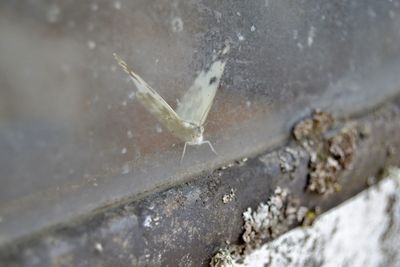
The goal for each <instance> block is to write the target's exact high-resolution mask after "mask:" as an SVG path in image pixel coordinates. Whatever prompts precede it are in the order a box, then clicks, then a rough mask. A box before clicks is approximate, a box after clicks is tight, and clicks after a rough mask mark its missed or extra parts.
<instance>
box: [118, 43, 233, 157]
mask: <svg viewBox="0 0 400 267" xmlns="http://www.w3.org/2000/svg"><path fill="white" fill-rule="evenodd" d="M228 50H229V47H226V48H225V49H224V50H223V51H222V53H221V54H222V55H224V54H226V53H227V52H228ZM114 57H115V59H116V60H117V62H118V64H119V65H120V66H121V67H122V69H123V70H124V71H125V72H126V73H127V74H128V75H129V76H130V77H131V79H132V81H133V83H134V84H135V85H136V87H137V93H136V97H137V99H138V100H139V101H140V102H141V103H142V104H143V106H144V107H145V108H146V109H147V110H148V111H149V112H150V113H151V114H153V115H154V116H155V117H156V118H157V119H158V120H159V121H160V123H161V124H162V125H164V126H165V127H166V128H167V129H168V130H169V131H171V133H172V134H174V135H175V136H176V137H178V138H180V139H181V140H182V141H185V146H184V148H183V152H182V156H181V162H182V160H183V158H184V156H185V151H186V146H187V145H202V144H208V145H209V146H210V148H211V150H212V151H213V152H214V153H215V154H217V152H216V151H215V149H214V147H213V146H212V144H211V143H210V141H208V140H203V132H204V123H205V121H206V119H207V115H208V112H209V111H210V108H211V105H212V103H213V100H214V97H215V94H216V92H217V88H218V86H219V83H220V80H221V77H222V74H223V72H224V68H225V63H226V60H225V59H217V58H215V60H214V62H213V63H212V64H211V65H210V67H209V69H208V70H203V71H201V72H200V74H199V75H198V76H197V78H196V79H195V80H194V82H193V84H192V86H191V87H190V88H189V90H188V91H187V92H186V93H185V95H184V96H183V97H182V100H181V101H179V102H178V107H177V109H176V111H174V110H173V109H172V108H171V106H170V105H168V103H167V102H166V101H165V100H164V99H163V98H162V97H161V96H160V95H159V94H158V93H157V92H156V91H155V90H154V89H153V88H151V87H150V86H149V85H148V84H147V83H146V82H145V81H144V80H143V79H142V78H140V77H139V75H137V74H136V73H134V72H133V71H132V70H131V69H130V68H129V66H128V65H127V64H126V63H125V61H123V60H122V59H121V58H120V57H119V56H118V55H116V54H114Z"/></svg>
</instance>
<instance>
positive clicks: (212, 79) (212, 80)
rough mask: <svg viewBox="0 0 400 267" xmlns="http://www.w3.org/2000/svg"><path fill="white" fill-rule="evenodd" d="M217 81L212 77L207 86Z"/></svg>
mask: <svg viewBox="0 0 400 267" xmlns="http://www.w3.org/2000/svg"><path fill="white" fill-rule="evenodd" d="M216 81H217V77H215V76H214V77H212V78H211V79H210V83H209V85H211V84H213V83H215V82H216Z"/></svg>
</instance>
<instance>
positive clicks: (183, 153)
mask: <svg viewBox="0 0 400 267" xmlns="http://www.w3.org/2000/svg"><path fill="white" fill-rule="evenodd" d="M187 144H188V142H185V145H184V146H183V151H182V156H181V163H182V161H183V158H184V157H185V152H186V146H187Z"/></svg>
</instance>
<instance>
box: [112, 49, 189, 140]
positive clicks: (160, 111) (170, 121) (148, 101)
mask: <svg viewBox="0 0 400 267" xmlns="http://www.w3.org/2000/svg"><path fill="white" fill-rule="evenodd" d="M114 57H115V59H116V60H117V62H118V64H119V65H120V66H121V67H122V69H123V70H124V71H125V72H126V73H127V74H128V75H129V76H130V77H131V79H132V81H133V82H134V84H135V85H136V87H137V93H136V98H137V99H138V100H139V101H140V102H141V103H142V104H143V106H144V107H145V108H146V109H147V110H148V111H149V112H150V113H151V114H153V115H154V116H155V117H156V118H157V119H158V120H159V121H160V123H162V124H163V125H164V126H165V127H167V128H168V130H170V131H171V132H172V133H174V134H175V135H177V136H178V137H181V138H182V139H184V137H185V136H184V135H188V134H190V129H188V128H187V127H185V122H184V121H183V120H182V119H181V118H180V117H179V116H178V114H177V113H176V112H175V111H174V110H173V109H172V108H171V106H170V105H168V103H167V102H165V100H164V99H163V98H162V97H161V96H160V95H159V94H158V93H157V92H156V91H155V90H154V89H153V88H151V87H150V85H148V84H147V83H146V82H145V81H144V80H143V79H142V78H141V77H140V76H139V75H137V74H136V73H134V72H133V71H132V70H131V69H130V68H129V66H128V65H127V64H126V62H125V61H123V60H122V59H121V58H120V57H119V56H118V55H116V54H114Z"/></svg>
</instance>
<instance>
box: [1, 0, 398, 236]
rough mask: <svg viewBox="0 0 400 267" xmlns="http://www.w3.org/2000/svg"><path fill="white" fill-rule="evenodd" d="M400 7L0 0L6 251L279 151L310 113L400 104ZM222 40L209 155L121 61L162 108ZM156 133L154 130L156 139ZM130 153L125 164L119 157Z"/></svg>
mask: <svg viewBox="0 0 400 267" xmlns="http://www.w3.org/2000/svg"><path fill="white" fill-rule="evenodd" d="M399 6H400V2H399V1H395V0H393V1H372V0H370V1H361V0H360V1H329V2H328V3H322V2H320V1H289V0H285V1H272V0H270V1H252V2H242V1H237V2H232V1H218V3H217V2H214V1H183V0H182V1H168V2H167V1H161V0H159V1H145V0H142V1H106V0H103V1H93V2H86V1H85V2H80V1H26V2H15V1H11V0H9V1H2V2H1V3H0V34H1V38H0V182H1V184H2V186H1V188H0V217H1V223H0V244H2V243H4V242H7V241H10V240H12V239H14V238H16V237H21V236H23V235H25V234H28V233H31V232H32V231H36V230H39V229H41V228H43V227H44V226H48V225H53V224H55V223H58V222H62V221H65V220H67V219H69V218H72V217H75V216H78V215H81V214H85V213H87V212H89V211H92V210H94V209H96V208H99V207H103V206H105V205H108V204H113V203H115V202H116V201H120V200H123V199H126V198H128V197H138V196H139V195H140V194H143V193H146V192H150V191H153V190H155V189H157V188H165V187H167V186H170V185H173V184H177V183H180V182H182V181H184V180H185V179H188V178H189V177H191V176H192V175H193V174H195V173H198V172H200V171H202V170H206V169H210V168H213V167H215V166H218V165H220V164H222V163H226V162H229V161H231V160H232V159H236V158H241V157H244V156H249V155H254V154H256V153H258V152H260V151H263V150H265V149H268V148H272V147H273V146H275V145H277V144H279V143H282V141H283V140H285V139H286V138H287V137H288V136H289V132H290V129H291V127H292V125H293V122H295V121H297V120H298V119H299V118H301V117H303V116H305V115H306V114H307V113H308V112H309V111H310V109H312V108H315V107H317V108H323V109H326V110H328V111H331V112H333V113H334V114H336V115H339V116H348V115H350V114H352V113H362V112H363V111H364V110H365V109H368V108H372V107H374V106H375V105H377V104H379V103H381V102H382V101H384V100H386V99H388V98H390V97H391V96H392V95H395V94H398V93H399V92H400V75H399V73H400V53H399V52H400V31H399V30H398V29H399V28H400V10H399ZM225 42H229V43H230V44H231V53H230V55H229V60H228V63H227V67H226V72H225V75H224V77H223V79H222V85H221V86H220V88H219V91H218V92H217V97H216V100H215V103H214V105H213V107H212V109H211V112H210V116H209V119H208V124H207V127H206V137H207V138H208V139H210V140H211V141H212V142H213V144H214V145H215V148H216V150H217V151H218V154H219V156H218V157H215V156H214V155H213V154H212V153H211V152H210V151H209V149H208V148H207V147H206V146H204V147H196V148H190V149H189V150H188V152H187V157H186V158H185V162H184V164H183V165H179V157H180V154H181V151H182V148H183V145H182V144H181V143H180V141H179V140H177V139H175V138H173V137H172V136H171V135H170V134H169V133H168V132H167V130H165V129H163V128H160V126H159V124H158V123H157V121H156V120H155V119H154V118H153V117H152V116H151V115H150V114H149V113H148V112H147V111H146V110H145V109H143V108H142V107H141V106H140V104H139V103H138V102H137V101H135V100H134V99H130V98H129V96H130V95H131V93H132V92H133V91H134V86H133V84H131V83H129V82H127V79H126V76H125V75H124V73H122V71H119V69H118V68H117V66H116V64H115V62H114V61H113V58H112V53H113V52H118V53H119V54H120V55H121V56H122V57H124V58H125V59H126V60H127V61H128V63H129V64H130V65H131V66H132V67H134V68H135V70H137V72H138V73H139V74H140V75H141V76H143V78H144V79H145V80H147V81H148V82H149V83H150V84H151V85H152V86H153V87H154V88H155V89H156V90H157V91H159V92H160V93H161V94H162V96H163V97H165V99H166V100H167V101H168V102H169V103H172V104H174V103H176V101H175V99H176V98H179V97H180V96H181V95H182V94H183V93H184V92H185V91H186V88H188V87H189V86H190V84H191V82H192V80H193V79H194V76H195V75H196V71H199V70H201V69H202V68H204V67H205V66H206V65H207V63H208V62H209V61H210V60H211V57H212V51H213V50H218V49H220V48H221V47H222V46H223V44H224V43H225ZM160 129H161V132H160ZM125 150H126V153H124V152H125Z"/></svg>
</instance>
